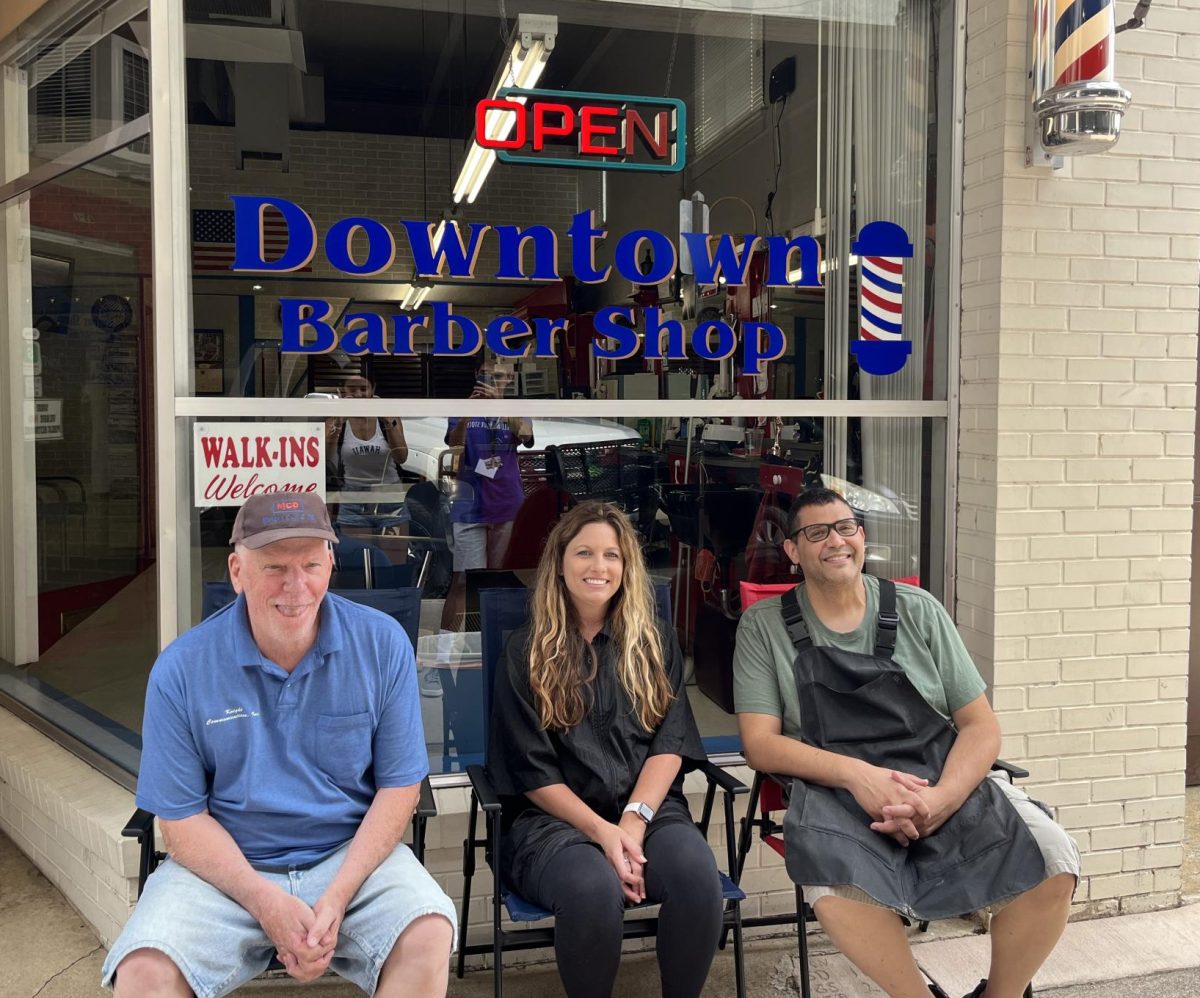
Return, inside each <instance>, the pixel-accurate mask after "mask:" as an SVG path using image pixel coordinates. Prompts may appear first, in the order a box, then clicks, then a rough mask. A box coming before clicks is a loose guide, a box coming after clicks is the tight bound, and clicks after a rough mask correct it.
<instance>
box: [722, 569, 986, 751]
mask: <svg viewBox="0 0 1200 998" xmlns="http://www.w3.org/2000/svg"><path fill="white" fill-rule="evenodd" d="M863 579H864V580H865V582H866V587H867V609H866V612H865V613H864V614H863V619H862V623H861V624H859V625H858V627H856V628H855V629H854V630H853V631H850V632H849V633H848V634H840V633H838V632H836V631H831V630H829V629H828V628H827V627H825V626H823V625H822V624H821V622H820V621H819V620H818V619H817V615H816V614H815V613H813V608H812V604H811V603H810V602H809V599H808V593H807V592H805V589H804V586H800V588H799V590H798V591H797V595H798V596H799V600H800V609H801V610H802V611H803V612H804V622H805V623H806V624H807V625H808V631H809V634H810V635H811V636H812V640H813V644H815V645H832V646H834V647H836V648H841V649H843V650H845V651H852V652H861V653H862V654H864V655H870V654H871V653H872V652H873V651H874V649H875V620H876V617H877V616H878V614H879V580H878V579H876V578H875V577H874V576H871V575H864V576H863ZM780 599H781V597H779V596H772V597H771V598H769V599H764V600H760V601H759V602H757V603H755V604H754V605H753V606H752V607H750V609H748V610H747V611H746V612H745V613H743V614H742V619H741V622H740V623H739V624H738V631H737V647H736V648H735V649H734V653H733V697H734V702H735V704H736V705H737V711H738V713H739V714H741V713H750V714H771V715H772V716H774V717H778V718H780V719H781V721H782V722H783V724H782V727H783V733H784V734H785V735H788V736H789V737H791V738H799V737H800V700H799V698H798V697H797V695H796V679H795V674H794V672H793V669H792V665H793V663H794V662H795V659H796V650H795V646H794V645H793V644H792V641H791V638H789V637H788V632H787V626H786V625H785V624H784V622H783V608H782V606H781V605H780ZM896 612H897V613H898V614H899V615H900V629H899V631H898V632H897V634H896V651H895V653H894V656H893V657H894V660H895V661H896V662H897V663H898V664H899V665H900V666H901V668H903V669H904V672H905V675H907V676H908V678H909V680H910V681H911V682H912V684H913V686H915V687H916V688H917V692H919V693H920V694H921V696H923V697H924V698H925V699H926V700H927V701H928V702H929V705H930V706H931V707H933V708H934V710H936V711H938V713H940V714H942V715H943V716H945V717H949V716H950V715H951V714H952V713H954V711H956V710H958V709H959V708H960V707H963V706H965V705H966V704H968V703H970V702H971V701H972V700H974V699H975V698H976V697H978V696H979V695H980V694H981V693H983V692H984V691H985V690H986V689H987V686H986V684H985V683H984V681H983V678H982V677H981V676H980V675H979V670H977V669H976V668H975V663H974V662H972V661H971V656H970V655H968V654H967V649H966V646H965V645H964V644H963V642H962V638H961V637H959V634H958V631H957V630H956V629H955V627H954V621H952V620H951V619H950V614H948V613H947V612H946V608H945V607H943V606H942V604H941V603H939V602H938V601H937V600H936V599H934V598H933V597H932V596H931V595H930V594H929V593H927V592H925V590H924V589H918V588H917V587H916V586H909V585H905V584H904V583H903V582H897V583H896Z"/></svg>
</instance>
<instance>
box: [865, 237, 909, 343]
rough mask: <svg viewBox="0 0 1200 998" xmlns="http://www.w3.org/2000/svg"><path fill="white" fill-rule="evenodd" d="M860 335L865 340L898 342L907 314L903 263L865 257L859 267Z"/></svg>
mask: <svg viewBox="0 0 1200 998" xmlns="http://www.w3.org/2000/svg"><path fill="white" fill-rule="evenodd" d="M859 273H860V275H861V280H860V283H859V296H860V301H859V310H858V312H859V324H858V335H859V336H861V337H862V338H863V339H864V340H899V339H900V338H901V331H902V326H903V313H904V261H903V260H902V259H900V258H899V257H894V256H865V257H862V259H861V263H860V271H859Z"/></svg>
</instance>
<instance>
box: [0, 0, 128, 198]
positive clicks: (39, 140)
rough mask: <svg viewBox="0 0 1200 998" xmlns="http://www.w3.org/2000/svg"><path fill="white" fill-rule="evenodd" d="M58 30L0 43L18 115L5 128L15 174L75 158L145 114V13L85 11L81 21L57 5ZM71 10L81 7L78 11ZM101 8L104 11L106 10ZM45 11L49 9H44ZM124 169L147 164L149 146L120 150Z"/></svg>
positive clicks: (119, 8)
mask: <svg viewBox="0 0 1200 998" xmlns="http://www.w3.org/2000/svg"><path fill="white" fill-rule="evenodd" d="M57 6H58V8H59V10H60V13H61V15H62V16H61V17H60V18H59V19H58V22H57V23H58V24H59V25H65V26H66V27H65V28H64V29H63V30H57V31H56V32H55V33H54V34H52V35H49V36H45V35H37V34H34V33H33V32H32V30H31V29H27V28H22V29H18V30H17V31H16V32H14V34H13V35H12V36H10V37H9V38H7V39H0V59H4V60H6V61H7V62H8V64H10V65H11V66H12V67H13V68H14V69H15V70H16V72H15V73H13V74H11V75H10V76H8V77H7V78H6V79H5V81H4V86H5V88H6V89H14V90H17V91H19V93H17V94H13V95H12V97H13V100H12V104H11V105H9V106H12V107H15V108H19V109H20V112H21V113H18V114H11V115H9V116H8V117H7V118H6V119H5V121H4V122H3V127H4V129H5V144H6V147H7V156H6V165H7V167H8V168H9V169H10V170H12V171H13V174H12V175H10V176H7V177H4V178H2V179H3V180H5V181H7V180H15V179H16V177H17V175H18V174H21V173H23V172H25V171H26V170H30V169H34V168H36V167H38V166H40V165H42V164H44V163H46V162H49V161H52V160H56V159H59V158H60V157H63V156H66V155H68V154H71V153H73V152H75V151H76V150H77V149H78V148H79V147H80V146H83V145H85V144H87V143H89V142H91V141H92V140H94V139H100V138H103V137H104V136H105V135H107V134H109V133H110V132H112V131H113V130H114V129H117V128H120V127H121V126H122V125H127V124H129V123H131V122H134V121H137V120H139V119H141V118H143V116H145V115H147V114H149V112H150V87H149V82H150V39H149V32H148V28H147V21H146V11H145V5H144V4H141V5H138V4H128V3H126V4H116V3H113V4H109V5H102V4H91V5H89V6H90V8H91V9H90V10H89V11H88V13H87V14H86V16H83V17H82V18H79V17H76V18H71V17H70V16H69V15H68V12H67V8H69V7H70V4H68V3H60V4H58V5H57ZM75 6H77V7H79V6H82V5H81V4H76V5H75ZM105 6H107V8H108V9H104V8H105ZM46 9H47V10H49V9H50V8H49V5H48V6H47V8H46ZM124 152H125V155H124V160H125V162H124V163H121V164H120V165H118V164H116V163H115V162H112V163H110V167H109V168H110V169H119V170H125V169H127V166H126V164H127V163H130V162H133V161H134V160H135V159H136V160H137V161H138V164H139V165H142V166H144V165H145V164H146V163H147V162H148V156H149V152H150V149H149V140H148V139H142V140H140V141H139V142H137V143H134V144H132V145H129V146H127V147H126V148H125V150H124Z"/></svg>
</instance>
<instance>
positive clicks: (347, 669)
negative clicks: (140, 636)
mask: <svg viewBox="0 0 1200 998" xmlns="http://www.w3.org/2000/svg"><path fill="white" fill-rule="evenodd" d="M428 772H429V762H428V757H427V755H426V752H425V739H424V734H423V731H422V727H421V708H420V701H419V699H418V696H417V680H416V661H415V659H414V657H413V649H412V644H411V643H410V642H409V640H408V636H407V635H406V634H405V633H404V629H403V628H402V627H401V626H400V625H399V624H398V623H397V622H396V621H395V620H393V619H392V618H391V617H389V616H387V615H386V614H383V613H380V612H379V611H377V610H372V609H370V608H368V607H364V606H360V605H358V604H357V603H352V602H350V601H349V600H346V599H342V598H341V597H340V596H334V595H333V594H331V593H330V594H326V596H325V599H324V600H323V601H322V603H321V616H320V621H319V625H318V634H317V640H316V642H315V643H314V644H313V647H312V648H310V649H309V651H308V654H307V655H306V656H305V657H304V659H303V660H302V661H301V662H300V663H299V664H298V665H297V666H296V668H295V669H293V670H292V671H291V672H290V673H288V672H286V671H285V670H284V669H282V668H280V667H279V666H278V665H276V664H275V663H274V662H271V661H269V660H268V659H266V658H264V657H263V654H262V652H260V651H259V650H258V646H257V645H256V644H255V643H254V638H253V636H252V634H251V632H250V623H249V618H248V617H247V614H246V601H245V598H244V597H241V596H239V597H238V599H237V600H236V601H235V602H234V603H232V604H231V605H230V606H228V607H226V608H225V609H223V610H221V611H220V612H219V613H216V614H214V615H213V616H212V617H210V618H209V619H208V620H206V621H204V622H203V623H202V624H200V625H199V626H197V627H194V628H192V629H191V630H190V631H188V632H187V633H186V634H182V635H180V636H179V637H178V638H176V640H174V641H173V642H171V644H170V645H169V646H168V647H167V648H166V649H165V650H164V651H163V652H162V654H161V655H159V657H158V661H157V662H155V663H154V668H153V670H151V673H150V683H149V687H148V688H147V690H146V714H145V720H144V722H143V725H142V761H141V769H140V771H139V773H138V789H137V802H138V806H139V807H144V808H146V809H147V810H149V811H153V812H154V813H155V814H157V815H158V816H159V817H160V818H167V819H176V820H177V819H181V818H188V817H191V816H192V815H194V814H199V813H201V812H202V811H204V810H205V809H207V810H208V812H209V813H210V814H211V815H212V816H213V817H214V818H215V819H216V820H217V821H218V822H219V823H220V824H221V825H222V826H223V827H224V828H225V830H226V831H228V832H229V834H230V835H231V836H232V837H233V840H234V841H235V842H236V843H237V844H238V847H239V848H240V849H241V850H242V852H243V854H244V855H245V856H246V858H247V859H248V860H249V861H250V862H251V863H252V864H256V865H261V866H288V865H293V864H295V865H304V864H310V863H313V862H316V861H317V860H319V859H321V858H323V857H324V856H327V855H329V854H330V853H332V852H333V851H335V850H336V849H337V848H338V847H339V846H341V845H342V844H343V843H345V842H347V841H348V840H349V839H351V838H352V837H353V836H354V833H355V832H356V831H357V830H358V826H359V823H360V822H361V821H362V818H363V815H364V814H366V812H367V808H368V807H370V805H371V801H372V800H373V799H374V796H375V791H376V789H377V788H382V787H404V786H410V785H412V784H414V783H418V782H420V780H421V778H422V777H424V776H425V775H426V774H427V773H428Z"/></svg>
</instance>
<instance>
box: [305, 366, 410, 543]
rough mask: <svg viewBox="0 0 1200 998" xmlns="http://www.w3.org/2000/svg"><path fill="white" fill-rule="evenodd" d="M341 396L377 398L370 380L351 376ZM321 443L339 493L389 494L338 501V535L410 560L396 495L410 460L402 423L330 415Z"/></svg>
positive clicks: (403, 512)
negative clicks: (373, 499)
mask: <svg viewBox="0 0 1200 998" xmlns="http://www.w3.org/2000/svg"><path fill="white" fill-rule="evenodd" d="M342 395H343V396H344V397H345V398H348V399H369V398H375V397H376V395H375V385H374V384H373V383H372V382H371V380H370V379H369V378H367V377H365V376H363V375H355V376H354V377H352V378H349V379H348V380H347V381H346V383H345V384H344V385H343V386H342ZM325 443H326V450H327V452H328V453H327V461H328V466H329V467H330V468H331V469H334V480H335V483H336V486H337V488H339V489H340V490H341V491H343V492H373V491H380V492H387V493H390V495H388V496H386V498H385V497H384V496H380V499H381V500H382V501H379V502H343V503H340V504H339V505H338V514H337V527H338V531H339V532H340V533H342V534H349V535H350V536H353V537H359V538H362V539H363V540H366V541H368V542H369V543H371V544H375V545H377V546H378V547H379V548H380V549H381V550H383V551H384V552H385V553H386V554H387V556H388V557H389V558H390V559H391V561H392V564H394V565H399V564H403V563H404V561H405V560H406V559H407V557H408V523H409V521H410V520H411V519H412V517H411V515H410V514H409V512H408V508H407V507H406V506H405V505H404V500H403V499H402V498H400V496H399V491H400V466H401V465H402V464H403V463H404V462H405V461H406V460H407V459H408V445H407V444H406V443H405V442H404V427H403V426H402V425H401V423H400V420H398V419H393V418H391V417H382V418H381V417H375V416H351V417H349V418H348V419H345V418H342V417H340V416H339V417H334V418H333V419H328V420H326V421H325ZM366 498H369V497H367V496H364V499H366Z"/></svg>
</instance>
